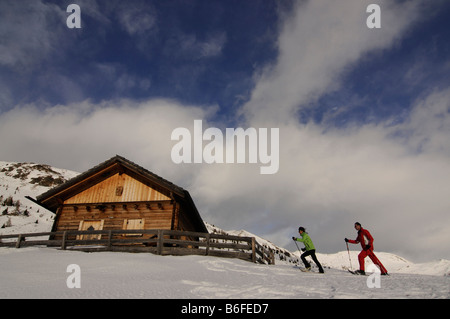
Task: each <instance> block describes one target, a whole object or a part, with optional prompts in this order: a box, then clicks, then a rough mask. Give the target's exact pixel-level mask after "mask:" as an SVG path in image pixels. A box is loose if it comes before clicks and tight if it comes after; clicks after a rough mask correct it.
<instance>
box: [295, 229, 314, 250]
mask: <svg viewBox="0 0 450 319" xmlns="http://www.w3.org/2000/svg"><path fill="white" fill-rule="evenodd" d="M297 241H299V242H302V243H303V244H304V245H305V248H306V250H313V249H316V248H315V247H314V244H313V242H312V240H311V237H309V235H308V234H307V233H305V232H303V234H302V238H297Z"/></svg>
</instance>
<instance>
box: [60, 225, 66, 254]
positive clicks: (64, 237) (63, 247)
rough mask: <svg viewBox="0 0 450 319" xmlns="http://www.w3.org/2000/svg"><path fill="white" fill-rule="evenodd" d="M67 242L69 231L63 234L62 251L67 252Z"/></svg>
mask: <svg viewBox="0 0 450 319" xmlns="http://www.w3.org/2000/svg"><path fill="white" fill-rule="evenodd" d="M66 240H67V230H65V231H64V233H63V238H62V243H61V249H62V250H66V245H67V243H66Z"/></svg>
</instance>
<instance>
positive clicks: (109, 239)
mask: <svg viewBox="0 0 450 319" xmlns="http://www.w3.org/2000/svg"><path fill="white" fill-rule="evenodd" d="M111 240H112V230H109V231H108V250H111V246H112V243H111Z"/></svg>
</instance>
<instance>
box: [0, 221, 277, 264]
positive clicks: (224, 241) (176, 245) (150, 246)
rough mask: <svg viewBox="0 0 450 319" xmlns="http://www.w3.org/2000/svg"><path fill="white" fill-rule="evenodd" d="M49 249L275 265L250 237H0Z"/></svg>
mask: <svg viewBox="0 0 450 319" xmlns="http://www.w3.org/2000/svg"><path fill="white" fill-rule="evenodd" d="M38 245H44V246H53V247H60V248H61V249H63V250H66V249H71V250H82V251H91V252H93V251H123V252H150V253H154V254H157V255H205V256H217V257H229V258H240V259H244V260H248V261H251V262H259V263H268V264H275V258H274V254H273V252H271V251H269V250H268V249H266V248H264V247H263V246H261V245H260V244H259V243H258V242H256V240H255V238H254V237H241V236H231V235H223V234H209V233H199V232H188V231H178V230H165V229H151V230H88V231H59V232H47V233H28V234H11V235H0V247H15V248H20V247H29V246H38Z"/></svg>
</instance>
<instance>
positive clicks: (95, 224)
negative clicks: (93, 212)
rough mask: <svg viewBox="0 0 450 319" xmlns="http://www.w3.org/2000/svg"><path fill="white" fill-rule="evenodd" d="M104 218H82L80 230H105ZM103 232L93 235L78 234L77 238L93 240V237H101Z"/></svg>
mask: <svg viewBox="0 0 450 319" xmlns="http://www.w3.org/2000/svg"><path fill="white" fill-rule="evenodd" d="M103 224H104V220H103V219H101V220H82V221H81V222H80V225H79V227H78V230H103ZM101 238H102V235H101V234H92V235H78V236H77V240H92V239H98V240H99V239H101Z"/></svg>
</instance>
